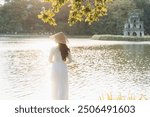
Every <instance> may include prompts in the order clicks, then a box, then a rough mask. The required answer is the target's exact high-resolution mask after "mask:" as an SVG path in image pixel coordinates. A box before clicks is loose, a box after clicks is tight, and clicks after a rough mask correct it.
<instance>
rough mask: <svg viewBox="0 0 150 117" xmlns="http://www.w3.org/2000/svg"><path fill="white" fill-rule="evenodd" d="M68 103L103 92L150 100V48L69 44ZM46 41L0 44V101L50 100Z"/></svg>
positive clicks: (94, 42) (134, 44)
mask: <svg viewBox="0 0 150 117" xmlns="http://www.w3.org/2000/svg"><path fill="white" fill-rule="evenodd" d="M68 45H69V47H70V48H71V53H72V57H73V60H74V62H73V63H71V64H69V65H68V71H69V99H98V98H99V96H100V95H102V94H105V93H106V92H112V94H114V95H118V93H122V95H128V93H129V92H131V93H132V94H135V95H140V94H143V95H145V96H146V97H147V98H148V99H149V98H150V43H149V42H139V43H138V42H118V41H116V42H111V41H98V40H89V39H83V40H80V39H71V40H70V43H69V44H68ZM53 46H55V43H54V42H52V41H50V40H48V39H43V40H42V39H41V40H40V39H38V40H35V39H33V40H21V41H17V40H14V41H10V40H9V41H0V99H49V92H50V88H49V87H50V81H49V77H50V73H49V69H50V64H49V62H48V56H49V51H50V49H51V47H53Z"/></svg>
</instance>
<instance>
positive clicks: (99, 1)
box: [38, 0, 112, 26]
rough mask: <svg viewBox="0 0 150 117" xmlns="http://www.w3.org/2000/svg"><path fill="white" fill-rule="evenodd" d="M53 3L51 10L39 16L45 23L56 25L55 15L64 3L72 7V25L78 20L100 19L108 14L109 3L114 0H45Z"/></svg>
mask: <svg viewBox="0 0 150 117" xmlns="http://www.w3.org/2000/svg"><path fill="white" fill-rule="evenodd" d="M44 1H46V2H49V3H50V4H51V5H52V8H51V10H45V11H42V12H41V13H40V15H39V16H38V17H39V18H40V19H41V20H43V21H44V22H45V23H49V24H50V25H56V22H55V19H54V16H55V14H56V13H58V12H59V10H60V8H61V7H62V6H63V5H65V4H66V5H67V6H68V7H70V12H69V17H68V23H69V25H70V26H72V25H73V24H75V23H77V22H82V21H84V22H87V23H88V24H89V25H90V24H91V23H92V22H95V21H98V20H99V18H100V17H102V16H104V15H106V14H107V3H108V2H111V1H112V0H44Z"/></svg>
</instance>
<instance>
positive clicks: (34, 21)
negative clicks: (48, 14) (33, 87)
mask: <svg viewBox="0 0 150 117" xmlns="http://www.w3.org/2000/svg"><path fill="white" fill-rule="evenodd" d="M91 1H94V0H91ZM49 3H50V2H40V0H7V2H6V3H5V4H4V5H2V6H0V34H14V33H32V34H33V33H34V34H49V33H55V32H58V31H63V32H65V33H67V34H69V35H93V34H115V35H116V34H119V35H120V34H122V33H123V26H124V23H125V21H126V20H127V18H128V13H129V12H132V11H133V10H134V9H141V11H143V12H142V13H143V14H142V16H141V20H142V21H144V29H145V34H150V12H149V11H150V1H148V0H113V2H111V3H108V4H107V15H104V16H103V17H101V16H100V17H98V19H99V21H96V22H95V21H94V22H93V23H92V24H91V25H89V24H88V23H89V22H85V18H86V17H85V16H86V15H84V16H82V18H83V19H82V21H81V22H80V20H77V21H76V22H74V23H73V24H72V26H69V24H68V18H69V13H70V9H71V7H68V5H69V4H65V5H63V6H62V7H61V8H60V9H59V12H57V13H55V16H54V17H53V18H54V19H55V20H56V23H57V26H52V25H49V24H48V23H43V21H42V20H41V19H38V17H37V16H38V14H40V12H41V9H44V8H45V10H48V9H51V10H52V6H51V4H49Z"/></svg>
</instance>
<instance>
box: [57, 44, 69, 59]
mask: <svg viewBox="0 0 150 117" xmlns="http://www.w3.org/2000/svg"><path fill="white" fill-rule="evenodd" d="M58 47H59V50H60V52H61V57H62V59H63V60H64V61H66V58H67V56H68V53H69V52H70V49H69V48H68V46H67V45H66V44H62V43H58Z"/></svg>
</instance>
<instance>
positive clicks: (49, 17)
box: [38, 9, 57, 26]
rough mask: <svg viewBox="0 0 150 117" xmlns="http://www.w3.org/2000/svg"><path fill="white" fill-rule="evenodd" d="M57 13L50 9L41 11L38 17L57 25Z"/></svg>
mask: <svg viewBox="0 0 150 117" xmlns="http://www.w3.org/2000/svg"><path fill="white" fill-rule="evenodd" d="M54 16H55V13H53V12H52V11H51V10H50V9H49V10H44V11H41V12H40V14H39V15H38V18H39V19H41V20H42V21H43V22H44V23H48V24H50V25H53V26H56V25H57V24H56V22H55V19H54Z"/></svg>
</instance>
